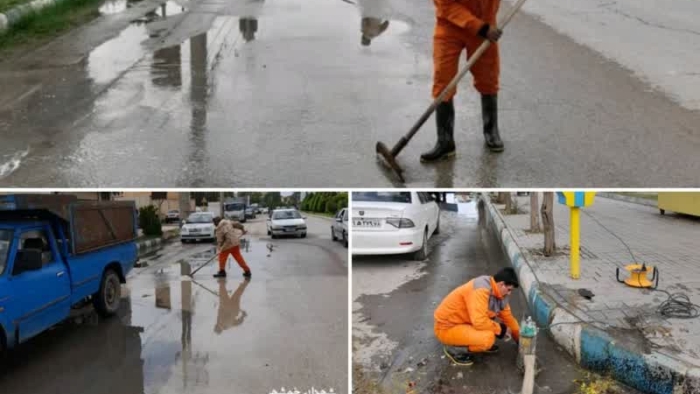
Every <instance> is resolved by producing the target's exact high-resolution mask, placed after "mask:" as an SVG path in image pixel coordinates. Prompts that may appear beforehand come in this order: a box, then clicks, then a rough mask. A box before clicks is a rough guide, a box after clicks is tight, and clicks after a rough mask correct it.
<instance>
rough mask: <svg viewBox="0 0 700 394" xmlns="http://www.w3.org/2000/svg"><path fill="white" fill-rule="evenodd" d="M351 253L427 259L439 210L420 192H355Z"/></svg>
mask: <svg viewBox="0 0 700 394" xmlns="http://www.w3.org/2000/svg"><path fill="white" fill-rule="evenodd" d="M352 222H353V225H352V231H353V232H352V234H353V235H352V242H353V248H352V252H353V254H356V255H384V254H402V253H413V258H414V259H415V260H424V259H425V258H426V257H427V256H428V240H429V239H430V238H431V237H432V236H433V234H437V233H439V232H440V208H439V207H438V204H437V203H436V202H435V200H434V199H433V198H431V197H430V195H429V194H428V193H423V192H391V191H386V192H354V193H353V194H352Z"/></svg>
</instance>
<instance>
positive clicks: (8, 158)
mask: <svg viewBox="0 0 700 394" xmlns="http://www.w3.org/2000/svg"><path fill="white" fill-rule="evenodd" d="M28 154H29V148H27V150H24V151H21V152H16V153H14V154H10V155H5V156H3V157H2V158H0V179H2V178H4V177H6V176H8V175H10V174H12V173H13V172H15V171H17V169H18V168H19V166H20V165H21V164H22V159H24V158H25V157H27V155H28Z"/></svg>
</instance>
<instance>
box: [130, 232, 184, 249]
mask: <svg viewBox="0 0 700 394" xmlns="http://www.w3.org/2000/svg"><path fill="white" fill-rule="evenodd" d="M179 235H180V228H179V226H177V225H175V226H169V225H163V235H162V236H161V237H160V238H146V237H144V236H143V231H142V230H141V229H139V237H138V238H137V239H136V248H137V250H138V251H139V255H142V254H145V253H150V252H153V251H154V250H156V249H159V248H161V246H162V245H163V243H164V242H167V241H169V240H171V239H172V238H176V237H178V236H179Z"/></svg>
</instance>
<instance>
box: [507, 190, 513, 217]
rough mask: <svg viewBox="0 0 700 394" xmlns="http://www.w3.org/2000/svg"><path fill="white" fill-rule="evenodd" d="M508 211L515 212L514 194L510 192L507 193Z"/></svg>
mask: <svg viewBox="0 0 700 394" xmlns="http://www.w3.org/2000/svg"><path fill="white" fill-rule="evenodd" d="M505 200H506V201H505V202H506V213H513V196H512V195H511V194H510V193H506V194H505Z"/></svg>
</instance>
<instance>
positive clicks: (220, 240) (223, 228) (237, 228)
mask: <svg viewBox="0 0 700 394" xmlns="http://www.w3.org/2000/svg"><path fill="white" fill-rule="evenodd" d="M214 225H215V226H216V230H215V232H216V244H217V246H218V252H219V272H217V273H216V274H214V277H215V278H225V277H226V260H228V256H229V255H233V258H234V259H235V260H236V262H237V263H238V265H239V266H240V267H241V268H242V269H243V276H245V277H246V278H250V277H251V273H250V268H248V265H247V264H246V262H245V259H243V255H241V237H242V236H243V235H245V234H246V233H247V231H246V230H245V227H243V225H242V224H240V223H238V222H232V221H230V220H228V219H223V220H222V219H221V218H220V217H218V216H217V217H215V218H214Z"/></svg>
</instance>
